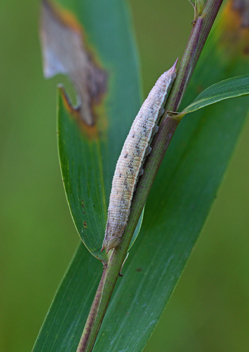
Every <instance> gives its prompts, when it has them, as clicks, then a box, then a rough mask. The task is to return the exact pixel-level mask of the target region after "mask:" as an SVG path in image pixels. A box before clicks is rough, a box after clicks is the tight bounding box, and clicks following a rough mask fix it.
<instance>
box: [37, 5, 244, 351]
mask: <svg viewBox="0 0 249 352" xmlns="http://www.w3.org/2000/svg"><path fill="white" fill-rule="evenodd" d="M90 3H91V4H93V1H91V2H90ZM106 4H108V3H107V2H106V3H105V6H106ZM102 10H103V9H102ZM88 15H89V14H88ZM94 16H95V13H94ZM99 22H100V21H99V20H98V18H97V19H96V21H95V25H96V26H98V24H99ZM230 23H231V21H230V22H229V21H226V18H225V17H223V18H222V20H221V21H220V23H219V26H218V28H217V29H216V31H215V32H213V34H212V35H211V36H210V38H209V41H208V44H207V45H206V47H205V50H204V52H203V54H202V56H201V60H200V62H199V64H198V67H197V70H196V72H195V75H194V77H193V79H192V81H191V84H190V86H189V87H188V89H187V93H186V96H185V99H184V102H183V104H182V105H183V106H184V105H185V106H186V105H187V104H188V102H190V101H192V100H193V99H194V97H195V96H196V95H197V94H198V92H199V91H200V90H203V89H205V88H206V87H208V86H210V85H211V84H213V83H214V82H215V81H218V80H223V79H226V78H228V73H229V75H232V76H237V75H242V74H245V73H247V71H248V61H249V60H248V58H247V57H245V55H244V51H243V50H244V47H243V45H242V44H243V42H242V43H241V42H240V41H239V40H238V39H237V40H238V42H234V41H233V46H231V38H230V37H229V35H230V34H231V35H232V38H234V32H232V31H231V32H229V31H228V29H227V26H229V25H230ZM236 30H237V31H240V30H241V28H240V27H238V28H237V29H236ZM233 31H234V28H233ZM235 38H240V36H239V35H237V36H235ZM245 45H246V43H245ZM128 64H129V63H128ZM203 68H205V69H203ZM204 82H205V83H204ZM118 88H119V87H118V86H117V89H118ZM129 103H130V101H129ZM126 105H129V104H125V105H124V104H123V105H121V106H122V107H123V108H126ZM248 108H249V101H248V99H247V98H245V97H242V98H239V99H236V100H227V101H224V102H222V103H221V104H219V105H217V106H209V107H207V108H206V109H205V110H199V111H196V112H195V113H193V115H192V116H191V118H185V119H183V121H182V122H181V123H180V125H179V127H178V129H177V131H176V134H175V136H174V138H173V140H172V143H171V145H170V147H169V149H168V151H167V154H166V157H165V160H164V161H163V163H162V166H161V168H160V170H159V173H158V175H157V177H156V180H155V183H154V185H153V187H152V190H151V193H150V196H149V198H148V201H147V205H146V209H145V216H144V221H143V225H142V228H141V234H140V236H139V237H138V239H137V240H136V242H135V244H134V245H133V247H132V249H131V251H130V255H129V257H128V259H127V261H126V263H125V265H124V268H123V270H122V273H123V274H124V276H123V277H122V278H120V279H119V281H118V284H117V287H116V289H115V291H114V294H113V297H112V299H111V302H110V306H109V308H108V310H107V314H106V316H105V318H104V320H103V324H102V326H101V329H100V333H99V336H98V339H97V341H96V344H95V346H94V351H95V352H102V351H105V352H107V351H142V350H143V348H144V346H145V345H146V342H147V340H148V339H149V337H150V336H151V334H152V332H153V330H154V328H155V326H156V324H157V322H158V320H159V318H160V316H161V314H162V312H163V310H164V308H165V305H166V303H167V301H168V299H169V297H170V295H171V293H172V291H173V289H174V287H175V285H176V283H177V281H178V279H179V277H180V275H181V273H182V271H183V269H184V266H185V264H186V261H187V259H188V258H189V256H190V253H191V251H192V249H193V246H194V244H195V242H196V240H197V238H198V235H199V234H200V231H201V228H202V226H203V224H204V221H205V219H206V217H207V215H208V213H209V210H210V208H211V205H212V203H213V201H214V199H215V196H216V194H217V190H218V187H219V185H220V183H221V181H222V178H223V175H224V172H225V169H226V167H227V164H228V162H229V159H230V157H231V154H232V152H233V149H234V147H235V145H236V142H237V140H238V137H239V134H240V132H241V129H242V127H243V123H244V121H245V117H246V114H247V112H248ZM114 131H115V129H114ZM116 131H118V129H116ZM126 132H128V128H127V131H126ZM116 133H117V132H116ZM113 138H114V137H113ZM116 142H117V140H116ZM114 164H115V162H113V167H114ZM105 177H106V176H105ZM80 260H82V262H80ZM77 263H78V265H77ZM69 270H70V271H69V272H68V274H67V275H66V277H65V278H64V280H63V282H62V285H61V286H60V288H59V290H58V293H57V295H56V297H55V300H54V303H53V304H52V306H51V309H50V312H49V313H48V316H47V318H46V321H45V323H44V327H43V329H42V331H41V333H40V335H39V337H38V340H37V343H36V346H35V351H39V352H40V351H64V352H65V351H75V349H76V346H77V342H78V341H79V339H80V336H81V333H82V329H83V325H84V322H85V320H86V314H87V313H86V311H87V308H88V310H89V309H90V303H89V302H91V301H92V299H93V297H94V294H95V292H94V290H95V289H96V285H97V280H98V278H99V277H100V271H101V268H100V264H99V262H98V261H97V260H94V258H93V257H91V255H90V253H89V252H87V251H86V250H85V248H84V247H83V245H81V246H80V248H79V250H78V252H77V254H76V256H75V258H74V259H73V261H72V263H71V267H70V269H69ZM69 289H71V292H72V296H71V295H70V296H69V298H70V299H68V295H67V292H68V290H69ZM81 289H82V290H81ZM68 302H70V309H68V305H69V303H68ZM83 307H84V309H83ZM86 307H87V308H86ZM54 326H56V328H55V327H54Z"/></svg>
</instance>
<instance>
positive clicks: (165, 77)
mask: <svg viewBox="0 0 249 352" xmlns="http://www.w3.org/2000/svg"><path fill="white" fill-rule="evenodd" d="M175 77H176V62H175V64H174V65H173V66H172V68H171V69H170V70H168V71H166V72H164V73H163V74H162V75H161V77H159V79H158V80H157V82H156V84H155V86H154V87H153V88H152V90H151V91H150V93H149V95H148V97H147V99H146V100H145V101H144V103H143V105H142V106H141V108H140V110H139V112H138V114H137V116H136V118H135V120H134V121H133V124H132V126H131V129H130V132H129V134H128V136H127V138H126V140H125V143H124V146H123V148H122V151H121V154H120V157H119V159H118V162H117V165H116V169H115V173H114V177H113V180H112V189H111V194H110V202H109V207H108V219H107V224H106V230H105V238H104V241H103V246H102V250H103V249H104V248H106V251H107V252H108V251H109V250H110V249H112V248H115V247H117V246H118V245H119V244H120V242H121V236H122V235H123V233H124V230H125V228H126V224H127V221H128V217H129V214H130V207H131V201H132V197H133V194H134V191H135V186H136V183H137V180H138V177H139V175H141V171H142V166H143V162H144V159H145V157H146V154H148V153H149V148H150V146H149V143H150V142H151V139H152V138H153V135H154V133H155V132H156V131H157V123H158V121H159V119H160V117H161V116H162V114H163V112H164V110H163V107H164V105H165V102H166V99H167V96H168V93H169V91H170V89H171V86H172V84H173V81H174V79H175Z"/></svg>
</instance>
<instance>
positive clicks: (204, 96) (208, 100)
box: [182, 75, 249, 114]
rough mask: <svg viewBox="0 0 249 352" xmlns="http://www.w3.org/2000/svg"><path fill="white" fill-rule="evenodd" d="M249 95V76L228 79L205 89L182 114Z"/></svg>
mask: <svg viewBox="0 0 249 352" xmlns="http://www.w3.org/2000/svg"><path fill="white" fill-rule="evenodd" d="M248 94H249V75H245V76H239V77H233V78H228V79H226V80H224V81H221V82H219V83H216V84H213V85H212V86H210V87H208V88H207V89H205V90H204V91H203V92H202V93H201V94H199V95H198V97H197V98H196V99H195V100H194V101H193V103H191V104H190V105H189V106H187V107H186V108H185V109H184V110H183V112H182V114H187V113H190V112H194V111H196V110H199V109H201V108H204V107H205V106H208V105H211V104H214V103H217V102H219V101H222V100H225V99H230V98H236V97H239V96H243V95H248Z"/></svg>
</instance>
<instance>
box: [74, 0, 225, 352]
mask: <svg viewBox="0 0 249 352" xmlns="http://www.w3.org/2000/svg"><path fill="white" fill-rule="evenodd" d="M222 1H223V0H207V2H206V5H205V8H204V10H203V12H202V14H201V15H200V16H199V17H198V18H197V21H196V23H195V25H194V27H193V29H192V31H191V34H190V38H189V41H188V44H187V46H186V49H185V52H184V55H183V58H182V60H181V63H180V67H179V70H178V74H177V77H176V80H175V83H174V86H173V88H172V90H171V93H170V96H169V98H168V101H167V104H166V108H165V110H166V113H165V114H164V116H163V119H162V122H161V124H160V127H159V131H158V133H157V134H156V136H155V138H154V140H153V143H152V152H151V154H150V155H149V156H148V157H147V159H146V163H145V165H144V174H143V176H142V177H141V179H140V180H139V182H138V185H137V190H136V192H135V194H134V197H133V201H132V206H131V212H130V216H129V220H128V223H127V227H126V230H125V232H124V234H123V236H122V242H121V244H120V245H119V246H118V247H117V248H115V249H114V251H113V253H112V255H111V257H110V259H109V261H108V268H107V269H104V273H103V275H102V278H101V282H100V285H99V287H98V290H97V293H96V296H95V299H94V302H93V305H92V307H91V310H90V313H89V317H88V319H87V323H86V326H85V329H84V331H83V334H82V337H81V340H80V344H79V347H78V349H77V352H90V351H92V349H93V346H94V343H95V340H96V338H97V335H98V331H99V329H100V326H101V323H102V320H103V318H104V315H105V312H106V309H107V307H108V304H109V301H110V298H111V295H112V292H113V290H114V287H115V284H116V281H117V279H118V277H119V273H120V269H121V266H122V264H123V261H124V259H125V257H126V253H127V251H128V248H129V244H130V241H131V239H132V235H133V232H134V230H135V228H136V224H137V222H138V220H139V217H140V215H141V212H142V210H143V207H144V206H145V202H146V199H147V197H148V194H149V191H150V189H151V186H152V184H153V181H154V179H155V177H156V174H157V171H158V169H159V167H160V164H161V162H162V160H163V157H164V155H165V152H166V150H167V148H168V146H169V143H170V141H171V139H172V137H173V135H174V132H175V130H176V128H177V126H178V124H179V122H180V120H181V118H180V117H178V116H174V115H172V114H170V113H168V112H167V111H173V112H174V111H177V109H178V108H179V106H180V103H181V101H182V97H183V95H184V92H185V90H186V87H187V85H188V83H189V80H190V78H191V76H192V73H193V70H194V68H195V66H196V63H197V61H198V59H199V57H200V54H201V51H202V48H203V46H204V43H205V42H206V39H207V37H208V34H209V32H210V29H211V27H212V25H213V22H214V20H215V18H216V15H217V13H218V11H219V8H220V6H221V4H222Z"/></svg>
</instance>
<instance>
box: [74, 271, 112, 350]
mask: <svg viewBox="0 0 249 352" xmlns="http://www.w3.org/2000/svg"><path fill="white" fill-rule="evenodd" d="M106 274H107V268H105V267H104V268H103V273H102V276H101V279H100V282H99V286H98V288H97V292H96V294H95V297H94V300H93V303H92V306H91V309H90V313H89V315H88V318H87V321H86V324H85V327H84V330H83V333H82V337H81V339H80V343H79V345H78V348H77V351H76V352H82V351H84V350H85V347H86V344H87V342H88V338H89V334H90V333H91V329H92V326H93V324H94V320H95V317H96V313H97V311H98V307H99V303H100V300H101V297H102V291H103V286H104V282H105V278H106Z"/></svg>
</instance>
